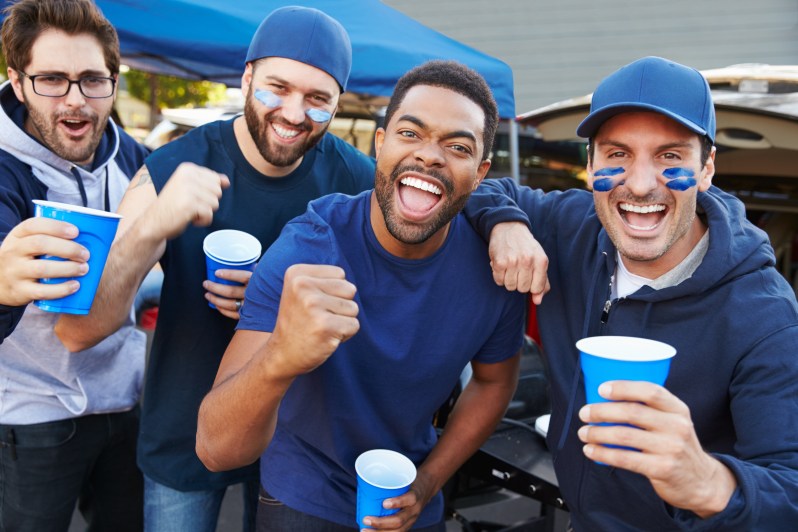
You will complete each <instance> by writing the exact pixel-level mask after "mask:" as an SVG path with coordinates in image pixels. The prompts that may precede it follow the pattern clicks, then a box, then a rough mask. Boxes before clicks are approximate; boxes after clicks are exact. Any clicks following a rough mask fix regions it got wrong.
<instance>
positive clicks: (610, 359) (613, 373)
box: [576, 336, 676, 404]
mask: <svg viewBox="0 0 798 532" xmlns="http://www.w3.org/2000/svg"><path fill="white" fill-rule="evenodd" d="M576 348H577V349H579V353H580V355H579V360H580V363H581V365H582V373H583V375H584V378H585V394H586V395H587V403H588V404H592V403H604V402H607V401H608V400H607V399H604V398H603V397H601V396H600V395H599V393H598V388H599V386H601V385H602V384H603V383H605V382H607V381H616V380H617V381H621V380H622V381H647V382H653V383H654V384H659V385H660V386H663V385H664V384H665V380H666V379H667V378H668V372H669V371H670V367H671V358H673V356H674V355H675V354H676V349H674V348H673V347H671V346H669V345H668V344H665V343H663V342H658V341H656V340H648V339H646V338H635V337H632V336H593V337H590V338H583V339H582V340H579V341H578V342H576Z"/></svg>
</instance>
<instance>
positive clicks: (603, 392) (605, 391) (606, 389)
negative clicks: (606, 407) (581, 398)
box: [598, 382, 612, 399]
mask: <svg viewBox="0 0 798 532" xmlns="http://www.w3.org/2000/svg"><path fill="white" fill-rule="evenodd" d="M598 393H599V395H600V396H602V397H603V398H604V399H609V398H610V395H611V394H612V384H608V383H606V382H605V383H603V384H602V385H601V386H599V387H598Z"/></svg>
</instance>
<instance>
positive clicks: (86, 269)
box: [80, 262, 89, 275]
mask: <svg viewBox="0 0 798 532" xmlns="http://www.w3.org/2000/svg"><path fill="white" fill-rule="evenodd" d="M87 273H89V263H88V262H84V263H82V264H81V265H80V274H81V275H86V274H87Z"/></svg>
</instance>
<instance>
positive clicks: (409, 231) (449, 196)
mask: <svg viewBox="0 0 798 532" xmlns="http://www.w3.org/2000/svg"><path fill="white" fill-rule="evenodd" d="M408 171H413V172H417V173H420V174H427V175H429V176H432V177H434V178H436V179H438V180H439V181H440V182H441V183H442V184H443V186H444V188H445V189H446V199H444V200H443V201H444V202H445V203H444V204H443V205H442V206H441V207H440V208H439V210H438V214H437V215H436V216H435V217H434V218H433V219H432V220H431V221H430V222H429V223H427V224H424V225H419V224H414V223H408V222H405V221H402V220H400V219H399V217H398V216H397V215H396V212H394V194H395V193H396V187H394V183H395V182H396V181H397V180H398V179H399V176H400V175H401V174H403V173H404V172H408ZM374 193H375V194H376V196H377V204H378V205H379V207H380V211H382V216H383V218H384V219H385V226H386V227H387V228H388V232H389V233H390V234H391V236H393V237H394V238H395V239H396V240H398V241H400V242H403V243H405V244H421V243H423V242H426V241H427V240H428V239H429V238H431V237H432V235H434V234H435V233H437V232H438V231H439V230H440V229H441V228H442V227H444V226H445V225H446V224H447V223H449V222H450V221H451V220H452V218H454V217H455V216H456V215H457V213H459V212H460V211H461V210H462V209H463V207H465V204H466V202H467V201H468V198H469V196H470V195H471V194H470V193H469V194H464V195H461V196H458V197H457V198H454V197H453V195H454V185H453V184H452V182H451V180H450V179H448V178H447V177H445V176H443V175H441V174H440V173H438V172H435V171H430V170H423V169H422V168H420V167H416V166H409V165H406V166H397V167H396V168H394V169H393V170H392V171H391V175H390V177H389V176H387V175H385V174H384V173H383V172H381V171H380V170H379V169H377V171H376V179H375V182H374Z"/></svg>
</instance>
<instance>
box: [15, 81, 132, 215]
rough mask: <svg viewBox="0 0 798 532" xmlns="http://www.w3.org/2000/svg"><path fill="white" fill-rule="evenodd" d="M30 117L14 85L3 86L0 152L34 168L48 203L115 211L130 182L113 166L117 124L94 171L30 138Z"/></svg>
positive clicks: (101, 149)
mask: <svg viewBox="0 0 798 532" xmlns="http://www.w3.org/2000/svg"><path fill="white" fill-rule="evenodd" d="M26 117H27V109H26V108H25V106H24V104H22V103H21V102H20V101H19V100H17V97H16V95H15V94H14V90H13V88H12V87H11V82H10V81H6V82H5V83H3V84H2V85H0V149H2V150H4V151H6V152H8V153H9V154H11V155H12V156H14V157H15V158H17V159H19V160H20V161H22V162H24V163H25V164H27V165H29V166H30V167H31V168H32V171H33V175H34V176H35V177H36V178H37V179H38V180H39V181H41V182H42V183H43V184H44V185H45V186H46V187H47V190H48V192H47V199H48V200H51V201H60V202H64V203H71V204H75V205H84V206H86V207H91V208H95V209H102V210H108V209H109V208H110V209H114V208H115V206H116V205H117V204H118V203H119V201H120V200H121V198H122V195H123V194H124V191H125V189H126V187H127V183H128V182H129V180H128V178H127V177H126V176H123V175H122V174H121V172H119V169H118V168H116V165H114V164H113V159H114V157H116V154H117V152H118V150H119V144H120V136H119V132H118V131H117V128H116V125H115V124H114V123H113V121H111V120H110V119H109V120H108V125H107V127H106V129H105V132H104V133H103V137H102V140H101V141H100V144H99V146H98V147H97V151H96V152H95V156H94V162H93V165H92V169H91V170H86V169H85V168H82V167H80V166H78V165H76V164H75V163H73V162H71V161H67V160H66V159H63V158H61V157H60V156H58V155H57V154H55V153H54V152H53V151H52V150H50V149H49V148H48V147H46V146H45V145H43V144H42V143H40V142H39V141H38V140H37V139H35V138H34V137H32V136H31V135H29V134H28V133H27V132H26V131H25V130H24V129H23V123H24V120H25V118H26ZM109 174H113V175H109ZM120 177H121V178H122V179H120ZM106 187H107V189H108V190H107V193H106Z"/></svg>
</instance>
